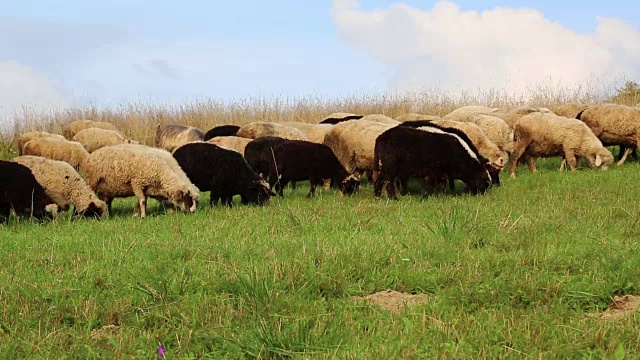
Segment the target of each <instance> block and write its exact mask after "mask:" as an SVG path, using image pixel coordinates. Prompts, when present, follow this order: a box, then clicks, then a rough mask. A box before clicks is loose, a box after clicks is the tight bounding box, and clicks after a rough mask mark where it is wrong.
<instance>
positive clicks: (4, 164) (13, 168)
mask: <svg viewBox="0 0 640 360" xmlns="http://www.w3.org/2000/svg"><path fill="white" fill-rule="evenodd" d="M48 204H53V200H51V198H49V197H48V196H47V195H46V194H45V192H44V189H43V188H42V186H40V184H39V183H38V181H37V180H36V178H35V177H34V176H33V173H32V172H31V170H30V169H29V168H28V167H26V166H24V165H21V164H18V163H15V162H12V161H3V160H0V223H2V222H6V221H7V220H8V219H9V214H10V212H11V209H13V211H14V212H15V213H16V215H19V216H23V217H26V218H29V217H30V216H33V217H34V218H36V219H41V218H42V217H44V216H45V206H47V205H48Z"/></svg>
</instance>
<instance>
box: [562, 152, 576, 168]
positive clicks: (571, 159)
mask: <svg viewBox="0 0 640 360" xmlns="http://www.w3.org/2000/svg"><path fill="white" fill-rule="evenodd" d="M564 158H565V161H566V163H567V164H568V165H569V169H571V171H574V170H575V169H576V168H577V167H578V160H577V159H576V154H575V153H574V152H573V151H570V150H569V151H565V153H564Z"/></svg>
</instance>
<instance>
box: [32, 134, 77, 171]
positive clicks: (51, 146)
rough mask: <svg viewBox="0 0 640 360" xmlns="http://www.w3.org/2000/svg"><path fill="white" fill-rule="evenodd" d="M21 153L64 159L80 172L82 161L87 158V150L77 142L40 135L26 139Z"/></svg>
mask: <svg viewBox="0 0 640 360" xmlns="http://www.w3.org/2000/svg"><path fill="white" fill-rule="evenodd" d="M22 154H23V155H35V156H42V157H45V158H47V159H51V160H59V161H64V162H66V163H68V164H69V165H71V166H73V168H74V169H76V170H78V171H81V172H84V169H83V166H84V163H85V161H86V160H87V159H88V158H89V152H87V150H85V148H84V146H82V144H80V143H79V142H76V141H68V140H64V139H59V138H55V137H42V138H37V139H33V140H30V141H28V142H27V143H26V144H24V147H23V149H22Z"/></svg>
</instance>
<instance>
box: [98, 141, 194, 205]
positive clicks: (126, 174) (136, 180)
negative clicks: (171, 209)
mask: <svg viewBox="0 0 640 360" xmlns="http://www.w3.org/2000/svg"><path fill="white" fill-rule="evenodd" d="M127 146H132V145H118V146H107V147H103V148H102V149H99V150H96V151H95V152H93V153H92V154H91V155H90V156H89V159H88V160H87V165H86V169H87V183H88V184H89V186H90V187H91V189H92V190H93V191H94V192H95V193H96V194H97V195H98V197H99V198H100V199H101V200H103V201H105V202H106V203H107V209H108V210H109V214H112V210H111V204H112V202H113V199H114V198H116V197H129V196H135V197H136V198H137V199H138V203H137V205H136V209H135V213H134V214H136V215H137V214H139V215H140V217H142V218H144V217H145V216H146V209H147V197H148V196H152V197H154V198H156V199H166V200H169V201H171V202H172V203H173V204H175V205H176V206H178V207H179V208H180V209H181V210H183V211H192V209H194V208H195V207H194V206H193V202H194V201H193V194H192V193H191V188H192V184H191V183H189V182H185V181H184V180H183V179H181V178H180V177H179V176H178V175H177V174H176V172H175V171H173V170H172V169H171V167H170V166H169V165H167V162H166V161H164V160H163V159H162V158H161V157H160V156H157V155H154V154H153V153H151V152H144V151H140V150H136V149H132V148H127Z"/></svg>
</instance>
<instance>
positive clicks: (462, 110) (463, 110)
mask: <svg viewBox="0 0 640 360" xmlns="http://www.w3.org/2000/svg"><path fill="white" fill-rule="evenodd" d="M497 111H498V108H492V107H488V106H481V105H469V106H463V107H459V108H457V109H455V110H453V111H452V112H450V113H448V114H447V115H445V116H444V118H445V119H448V118H450V117H453V116H459V115H460V114H491V113H495V112H497Z"/></svg>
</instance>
